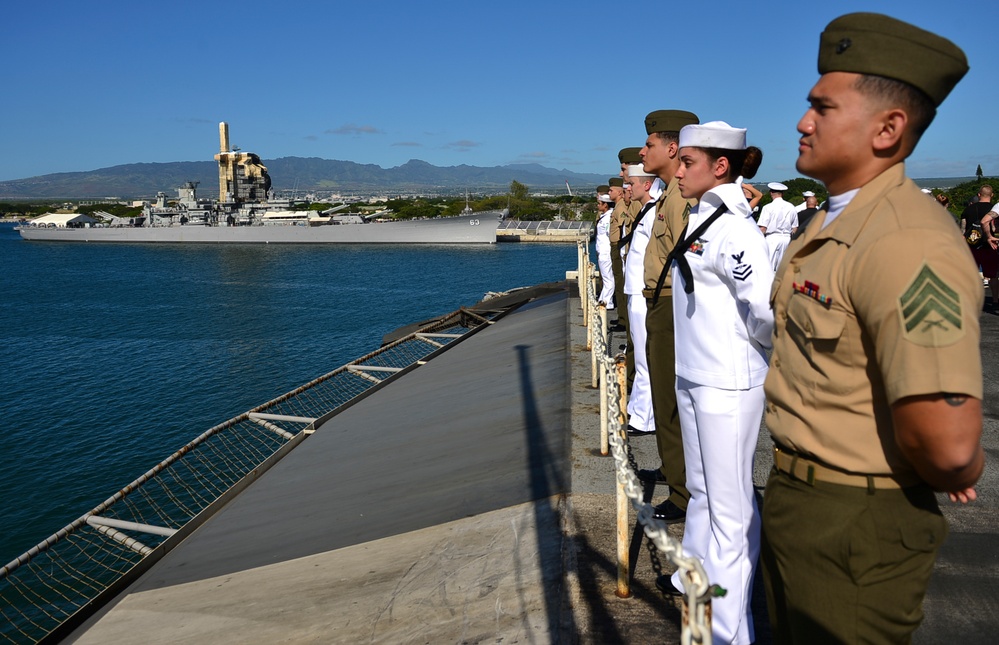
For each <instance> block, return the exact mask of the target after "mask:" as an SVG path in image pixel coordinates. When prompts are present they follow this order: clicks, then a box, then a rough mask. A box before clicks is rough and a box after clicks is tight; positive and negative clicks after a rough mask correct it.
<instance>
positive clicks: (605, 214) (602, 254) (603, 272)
mask: <svg viewBox="0 0 999 645" xmlns="http://www.w3.org/2000/svg"><path fill="white" fill-rule="evenodd" d="M613 208H614V200H613V199H611V196H610V186H598V187H597V226H596V228H597V233H596V241H595V242H596V248H597V266H598V267H599V268H600V282H601V289H600V296H599V298H598V300H599V301H600V302H601V303H603V305H604V306H605V307H607V310H608V311H612V310H613V309H614V270H613V267H612V266H611V244H610V236H609V233H610V219H611V210H612V209H613Z"/></svg>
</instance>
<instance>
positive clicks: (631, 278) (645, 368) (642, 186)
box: [621, 164, 662, 437]
mask: <svg viewBox="0 0 999 645" xmlns="http://www.w3.org/2000/svg"><path fill="white" fill-rule="evenodd" d="M628 178H629V180H630V181H631V199H632V200H633V201H635V200H637V201H638V202H639V203H640V204H642V209H641V210H640V211H639V212H638V215H636V216H635V222H634V223H633V224H632V227H631V230H630V231H628V232H627V234H626V235H625V236H624V237H622V238H621V239H622V243H621V246H625V244H627V248H628V254H627V255H626V256H625V258H624V293H625V294H626V295H627V296H628V320H630V321H633V322H632V324H630V325H628V333H629V334H630V335H631V343H632V345H633V346H634V348H635V380H634V382H633V383H632V385H631V395H630V397H629V398H628V434H629V436H633V437H634V436H642V435H647V436H653V435H654V434H655V432H656V419H655V416H654V415H653V413H652V386H651V384H650V382H649V361H648V356H647V354H646V352H645V350H646V340H647V339H648V332H647V331H646V328H645V317H646V314H647V312H648V305H647V303H646V300H645V295H644V294H643V292H642V290H643V289H645V247H647V246H648V245H649V239H651V237H652V225H653V223H654V222H655V219H656V212H655V205H656V197H658V196H659V195H662V188H661V187H660V185H661V182H659V180H658V179H657V178H656V176H655V175H653V174H651V173H648V172H646V171H645V168H644V167H643V166H642V164H633V165H630V166H628ZM657 182H658V183H657ZM653 193H656V194H655V195H653ZM629 238H630V239H629Z"/></svg>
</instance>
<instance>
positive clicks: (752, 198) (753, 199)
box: [742, 182, 763, 210]
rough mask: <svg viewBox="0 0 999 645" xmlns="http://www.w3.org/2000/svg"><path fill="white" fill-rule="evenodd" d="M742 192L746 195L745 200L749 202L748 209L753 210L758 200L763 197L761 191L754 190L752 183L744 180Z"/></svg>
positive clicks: (758, 202)
mask: <svg viewBox="0 0 999 645" xmlns="http://www.w3.org/2000/svg"><path fill="white" fill-rule="evenodd" d="M747 193H748V194H747ZM742 194H743V195H745V196H746V201H748V202H749V210H755V209H756V207H757V206H759V204H760V200H761V199H763V193H761V192H760V191H758V190H756V187H755V186H753V185H752V184H747V183H745V182H743V184H742Z"/></svg>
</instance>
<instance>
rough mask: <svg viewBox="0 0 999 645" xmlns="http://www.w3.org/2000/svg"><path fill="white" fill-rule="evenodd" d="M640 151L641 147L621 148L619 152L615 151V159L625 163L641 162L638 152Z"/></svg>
mask: <svg viewBox="0 0 999 645" xmlns="http://www.w3.org/2000/svg"><path fill="white" fill-rule="evenodd" d="M641 151H642V149H641V148H621V152H619V153H617V160H618V161H620V162H621V163H626V164H636V163H642V156H641V155H640V154H638V153H639V152H641Z"/></svg>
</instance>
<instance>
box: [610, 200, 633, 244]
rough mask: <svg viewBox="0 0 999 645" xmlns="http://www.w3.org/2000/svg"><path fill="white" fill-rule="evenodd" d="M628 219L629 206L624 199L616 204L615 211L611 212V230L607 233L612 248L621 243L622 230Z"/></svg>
mask: <svg viewBox="0 0 999 645" xmlns="http://www.w3.org/2000/svg"><path fill="white" fill-rule="evenodd" d="M627 217H628V204H627V202H625V201H624V200H623V199H620V200H618V201H617V203H616V204H614V210H612V211H611V221H610V230H609V231H608V232H607V237H608V238H610V243H611V245H612V246H613V245H616V244H617V243H618V242H620V241H621V228H622V227H623V226H624V221H625V219H626V218H627Z"/></svg>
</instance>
